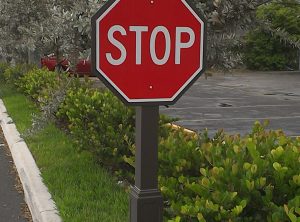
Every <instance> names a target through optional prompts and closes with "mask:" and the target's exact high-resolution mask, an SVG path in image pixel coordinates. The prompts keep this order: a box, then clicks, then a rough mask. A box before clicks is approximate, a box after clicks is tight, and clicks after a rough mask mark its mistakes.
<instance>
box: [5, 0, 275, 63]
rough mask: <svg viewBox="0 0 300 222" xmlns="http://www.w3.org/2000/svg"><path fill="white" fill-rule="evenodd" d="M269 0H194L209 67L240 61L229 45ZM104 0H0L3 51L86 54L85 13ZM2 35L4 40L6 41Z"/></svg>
mask: <svg viewBox="0 0 300 222" xmlns="http://www.w3.org/2000/svg"><path fill="white" fill-rule="evenodd" d="M268 1H269V0H194V2H195V4H196V7H197V8H198V10H199V11H200V12H202V13H203V14H204V16H205V17H206V18H207V20H208V50H207V51H208V65H209V67H212V66H215V67H222V68H231V67H233V66H234V65H235V64H236V63H238V62H240V55H239V54H237V53H236V52H235V51H234V50H232V49H233V48H234V46H236V45H237V44H240V37H241V36H243V34H244V33H245V31H246V30H248V28H249V26H251V25H253V24H254V23H255V22H254V21H255V11H256V9H257V7H259V6H260V5H262V4H264V3H266V2H268ZM104 2H105V1H102V0H73V1H71V0H64V1H57V0H48V1H46V0H40V1H38V0H14V1H10V0H0V5H1V6H0V24H1V26H0V33H1V40H0V48H1V49H2V53H6V54H10V55H11V56H13V57H16V58H17V57H18V56H17V55H20V51H22V50H23V51H24V48H31V49H39V50H40V51H41V52H48V51H52V52H56V53H57V54H60V55H61V54H70V56H72V57H79V56H80V53H79V52H87V54H88V52H89V48H90V39H91V33H90V30H91V25H90V19H91V16H92V15H93V14H94V13H95V11H96V10H97V9H99V8H100V7H101V6H102V5H103V3H104ZM21 14H24V16H21ZM11 26H14V27H15V28H11ZM3 39H7V40H9V41H10V44H7V43H6V42H5V41H3ZM58 49H59V50H58ZM19 57H20V56H19ZM19 59H21V58H19Z"/></svg>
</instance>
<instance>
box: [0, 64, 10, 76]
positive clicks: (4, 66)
mask: <svg viewBox="0 0 300 222" xmlns="http://www.w3.org/2000/svg"><path fill="white" fill-rule="evenodd" d="M8 67H9V65H8V63H6V62H1V63H0V76H3V74H4V72H5V70H6V69H7V68H8Z"/></svg>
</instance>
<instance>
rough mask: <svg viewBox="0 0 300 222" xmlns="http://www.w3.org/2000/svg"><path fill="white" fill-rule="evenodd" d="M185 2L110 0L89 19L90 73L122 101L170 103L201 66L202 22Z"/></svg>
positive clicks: (186, 86)
mask: <svg viewBox="0 0 300 222" xmlns="http://www.w3.org/2000/svg"><path fill="white" fill-rule="evenodd" d="M205 24H206V23H205V20H204V18H203V17H202V16H201V15H199V14H198V13H197V12H196V10H195V9H194V7H193V6H192V4H191V3H190V2H189V1H186V0H172V1H167V0H111V1H108V2H107V3H106V4H105V5H104V6H103V7H102V8H101V9H100V10H99V11H98V12H97V13H96V14H95V15H94V16H93V18H92V30H93V33H92V38H93V39H92V42H93V46H92V63H93V64H92V68H93V72H94V73H95V74H96V75H97V76H98V77H100V78H101V79H102V80H103V81H104V83H105V84H106V85H107V86H108V87H109V88H111V89H112V90H113V91H114V92H115V93H116V94H117V95H118V96H119V97H120V98H121V99H122V100H123V101H125V102H127V103H130V104H134V105H145V104H157V105H162V104H165V105H166V104H174V103H175V102H176V101H177V99H178V98H179V97H180V96H181V95H182V94H183V92H184V91H185V90H186V89H187V88H188V87H189V86H190V85H191V84H192V83H193V82H194V81H195V80H196V79H197V78H198V77H199V76H200V75H201V73H202V72H203V71H204V66H205V39H206V31H205V29H206V25H205Z"/></svg>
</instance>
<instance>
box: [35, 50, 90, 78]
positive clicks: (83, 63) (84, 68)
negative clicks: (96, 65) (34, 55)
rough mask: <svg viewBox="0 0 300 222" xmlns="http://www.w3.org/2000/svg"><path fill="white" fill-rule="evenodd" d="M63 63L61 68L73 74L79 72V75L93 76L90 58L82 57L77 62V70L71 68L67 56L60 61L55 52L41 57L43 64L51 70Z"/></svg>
mask: <svg viewBox="0 0 300 222" xmlns="http://www.w3.org/2000/svg"><path fill="white" fill-rule="evenodd" d="M59 64H60V65H61V68H62V70H63V71H65V72H69V73H71V74H77V75H79V76H84V75H88V76H91V62H90V60H88V59H80V60H79V61H78V63H77V64H76V68H75V72H74V71H73V70H71V69H70V61H69V60H68V59H66V58H63V59H62V61H60V62H59V63H58V62H57V59H56V57H55V55H54V54H50V55H47V56H44V57H43V58H41V66H42V67H46V68H47V69H48V70H49V71H55V68H56V67H58V65H59Z"/></svg>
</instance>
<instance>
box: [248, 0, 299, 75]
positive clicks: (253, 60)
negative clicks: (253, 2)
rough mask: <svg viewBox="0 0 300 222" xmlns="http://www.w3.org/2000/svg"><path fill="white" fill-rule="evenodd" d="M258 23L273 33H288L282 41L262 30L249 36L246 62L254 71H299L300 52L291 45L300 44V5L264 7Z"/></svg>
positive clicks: (292, 0) (293, 0)
mask: <svg viewBox="0 0 300 222" xmlns="http://www.w3.org/2000/svg"><path fill="white" fill-rule="evenodd" d="M256 14H257V19H258V20H260V21H261V22H262V23H264V22H267V23H268V24H269V26H270V28H271V29H273V30H277V29H280V30H284V31H285V34H282V35H281V37H280V38H279V37H278V36H276V35H272V34H271V33H269V32H268V33H267V32H266V31H265V30H266V29H265V27H262V26H260V27H258V28H257V29H256V30H254V31H251V32H250V33H248V34H247V35H246V39H245V42H246V43H245V47H244V48H243V54H244V58H243V60H244V62H245V64H246V65H247V67H248V68H250V69H256V70H257V69H258V70H286V69H297V68H298V62H299V61H298V58H299V55H298V51H299V49H297V48H295V47H293V46H292V44H289V43H288V42H297V41H299V40H300V19H299V14H300V4H299V1H297V0H284V1H283V0H276V1H272V2H271V3H269V4H264V5H262V6H260V7H259V8H258V10H257V13H256Z"/></svg>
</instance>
